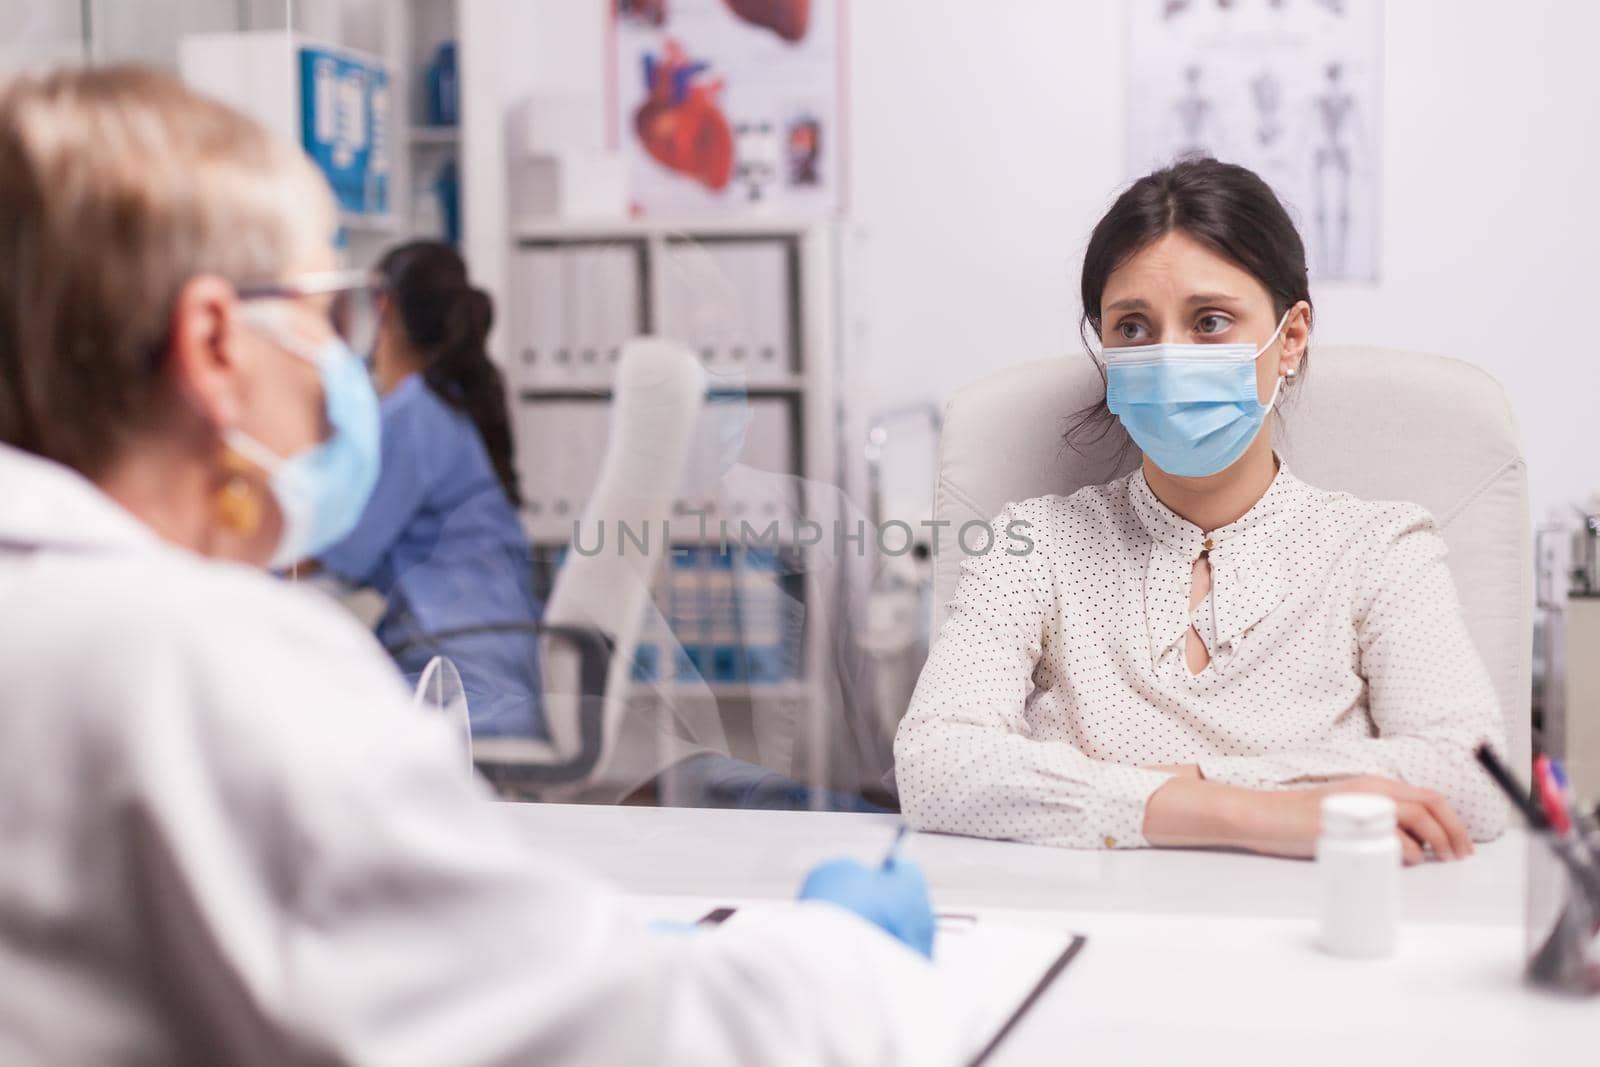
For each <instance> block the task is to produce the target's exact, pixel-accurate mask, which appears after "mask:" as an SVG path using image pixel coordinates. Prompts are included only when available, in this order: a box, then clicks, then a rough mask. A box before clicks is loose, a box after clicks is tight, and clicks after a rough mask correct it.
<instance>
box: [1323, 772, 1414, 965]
mask: <svg viewBox="0 0 1600 1067" xmlns="http://www.w3.org/2000/svg"><path fill="white" fill-rule="evenodd" d="M1400 866H1401V862H1400V838H1399V837H1398V836H1397V835H1396V833H1395V808H1394V801H1393V800H1391V799H1390V798H1389V797H1385V796H1373V795H1369V794H1365V793H1335V794H1333V795H1332V796H1329V797H1327V798H1325V799H1324V800H1323V801H1322V835H1321V836H1320V837H1319V838H1318V839H1317V874H1318V879H1319V881H1320V882H1321V912H1322V947H1323V949H1324V950H1325V951H1327V952H1328V953H1330V954H1332V955H1335V956H1348V957H1352V958H1360V959H1375V958H1378V957H1382V956H1389V955H1392V954H1393V953H1394V950H1395V942H1396V939H1397V937H1398V934H1399V930H1400Z"/></svg>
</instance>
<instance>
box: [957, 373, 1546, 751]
mask: <svg viewBox="0 0 1600 1067" xmlns="http://www.w3.org/2000/svg"><path fill="white" fill-rule="evenodd" d="M1104 395H1105V388H1104V385H1103V383H1102V381H1101V378H1100V375H1099V374H1098V372H1097V371H1096V370H1095V368H1094V365H1093V364H1092V363H1091V361H1090V359H1089V357H1088V356H1086V355H1082V354H1079V355H1076V356H1064V357H1059V358H1056V359H1048V360H1042V361H1039V362H1035V363H1026V364H1022V365H1020V366H1015V367H1009V368H1007V369H1005V370H1002V371H1000V372H998V373H996V374H993V375H991V376H990V377H988V378H985V379H983V380H981V381H979V382H977V383H975V384H973V385H970V386H968V387H966V388H965V389H963V390H961V391H960V392H959V393H957V394H956V396H955V397H954V398H953V399H952V400H951V401H950V404H949V407H948V409H947V411H946V414H945V423H944V433H943V436H942V438H941V441H940V448H939V452H940V454H939V478H938V488H937V496H936V500H935V513H936V514H935V518H936V519H939V520H943V521H945V522H946V523H948V525H945V526H940V527H938V528H937V533H938V537H937V548H938V552H937V555H936V557H935V572H934V618H933V625H934V627H935V629H936V630H937V628H938V626H939V625H940V624H941V623H942V622H943V621H944V616H945V610H946V608H945V605H946V604H947V603H948V601H949V599H950V594H951V593H952V592H953V591H954V589H955V583H956V579H957V577H958V576H959V573H960V565H961V552H960V548H959V546H958V545H957V543H956V538H957V536H958V533H959V531H960V528H961V526H962V524H963V523H966V522H969V521H971V520H974V519H977V520H981V521H984V522H987V521H989V520H990V519H992V518H994V516H995V515H997V514H999V512H1000V509H1001V508H1002V507H1003V506H1004V505H1005V504H1006V503H1007V502H1009V501H1014V500H1024V499H1026V498H1028V497H1033V496H1039V495H1041V494H1044V493H1070V492H1072V491H1073V490H1075V489H1078V488H1080V487H1082V486H1085V485H1090V484H1096V483H1100V482H1105V481H1109V480H1110V479H1112V478H1115V477H1118V476H1120V475H1122V474H1125V473H1127V472H1128V471H1131V470H1132V469H1133V467H1134V465H1135V464H1136V463H1137V462H1138V458H1139V454H1138V452H1137V450H1135V449H1133V448H1132V447H1131V446H1129V442H1128V438H1127V436H1126V435H1125V434H1124V433H1123V431H1122V428H1121V426H1120V425H1118V424H1115V423H1113V424H1112V426H1111V430H1110V432H1109V433H1107V434H1106V435H1105V437H1104V438H1102V439H1101V440H1100V441H1098V442H1096V443H1095V444H1094V445H1093V446H1091V447H1088V448H1087V449H1086V450H1085V451H1086V452H1087V453H1088V454H1087V455H1080V454H1079V453H1078V452H1077V451H1074V450H1073V449H1071V448H1068V447H1066V445H1065V444H1064V443H1063V439H1062V431H1063V429H1064V428H1065V425H1066V422H1067V418H1068V417H1069V416H1071V415H1072V414H1073V413H1075V412H1077V411H1080V410H1081V409H1083V408H1084V407H1086V406H1087V405H1089V404H1091V403H1096V402H1098V401H1099V400H1100V399H1101V398H1102V397H1103V396H1104ZM1278 429H1279V435H1278V442H1279V445H1278V447H1279V451H1280V452H1281V453H1282V455H1283V456H1284V458H1285V460H1286V461H1287V462H1288V463H1289V464H1290V465H1291V466H1292V467H1293V469H1294V472H1295V474H1296V475H1297V476H1299V477H1301V478H1303V479H1304V480H1305V481H1306V482H1308V483H1310V484H1311V485H1315V486H1318V487H1320V488H1323V489H1335V490H1343V491H1346V492H1350V493H1354V494H1355V495H1357V496H1361V497H1366V498H1368V499H1375V500H1409V501H1413V502H1415V503H1418V504H1421V505H1422V506H1423V507H1425V508H1427V509H1428V510H1429V511H1430V512H1432V514H1433V516H1434V518H1435V519H1437V520H1438V522H1439V524H1440V527H1441V528H1442V530H1443V533H1444V539H1445V542H1446V544H1447V545H1448V546H1449V550H1450V552H1449V557H1448V559H1449V565H1450V571H1451V573H1452V574H1453V575H1454V576H1455V580H1456V588H1457V590H1458V591H1459V593H1460V596H1461V603H1462V607H1463V610H1464V611H1465V614H1466V621H1467V628H1468V629H1469V630H1470V631H1471V634H1472V639H1473V642H1474V643H1475V644H1476V645H1477V648H1478V652H1479V654H1481V655H1482V657H1483V660H1484V663H1485V664H1487V666H1488V669H1489V674H1490V677H1491V678H1492V680H1493V682H1494V687H1495V692H1496V694H1497V695H1498V696H1499V699H1500V707H1501V710H1502V712H1503V713H1504V715H1505V718H1506V736H1507V740H1508V745H1509V749H1510V751H1509V752H1508V753H1507V756H1508V757H1509V758H1510V759H1511V760H1513V761H1514V762H1513V763H1512V765H1513V766H1515V767H1520V768H1524V769H1525V768H1527V767H1528V766H1529V763H1530V760H1531V756H1530V751H1529V749H1530V733H1531V723H1530V718H1529V716H1530V710H1529V709H1530V704H1531V701H1532V689H1531V680H1530V674H1531V658H1532V647H1533V638H1532V634H1533V622H1532V610H1533V572H1532V555H1531V551H1530V544H1529V521H1528V490H1527V471H1526V468H1525V466H1524V463H1523V460H1522V455H1521V451H1520V448H1519V445H1518V441H1517V431H1516V425H1515V423H1514V422H1513V420H1512V416H1511V407H1510V404H1509V403H1508V402H1507V400H1506V396H1505V392H1504V391H1503V390H1502V389H1501V388H1500V385H1499V383H1498V382H1496V381H1495V380H1494V379H1493V378H1491V377H1490V376H1489V375H1488V374H1486V373H1484V372H1483V371H1482V370H1479V369H1478V368H1476V367H1473V366H1471V365H1469V364H1466V363H1462V362H1460V361H1458V360H1453V359H1446V358H1444V357H1442V356H1429V355H1421V354H1418V353H1414V352H1397V351H1391V350H1386V349H1378V348H1363V347H1353V346H1333V345H1330V346H1317V345H1313V347H1312V350H1311V358H1310V359H1309V361H1308V363H1307V373H1306V376H1305V378H1304V379H1303V380H1302V382H1301V383H1300V384H1299V385H1298V386H1297V387H1296V388H1295V390H1294V391H1293V392H1292V393H1291V394H1290V398H1289V399H1287V400H1286V401H1285V402H1284V404H1283V412H1282V420H1281V421H1280V422H1279V424H1278Z"/></svg>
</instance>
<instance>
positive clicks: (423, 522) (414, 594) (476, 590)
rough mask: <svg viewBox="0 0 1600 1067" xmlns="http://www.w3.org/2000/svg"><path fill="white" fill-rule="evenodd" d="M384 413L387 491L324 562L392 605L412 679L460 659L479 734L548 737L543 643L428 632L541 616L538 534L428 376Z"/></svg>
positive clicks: (380, 489)
mask: <svg viewBox="0 0 1600 1067" xmlns="http://www.w3.org/2000/svg"><path fill="white" fill-rule="evenodd" d="M382 412H383V469H382V472H381V473H380V474H379V476H378V485H377V488H376V489H375V490H374V491H373V494H372V499H371V501H370V502H368V504H367V508H366V510H365V511H364V512H363V513H362V515H361V520H360V522H358V523H357V524H356V528H355V529H354V530H353V531H351V533H350V535H349V536H348V537H346V538H345V539H344V540H343V541H341V542H340V543H339V544H337V545H335V546H334V547H333V548H331V549H329V550H328V551H327V552H326V553H325V554H324V555H323V556H322V557H321V560H320V562H321V563H322V565H323V567H324V568H325V569H327V570H328V571H329V572H331V573H332V574H335V575H337V576H339V577H341V578H343V579H345V580H347V581H350V582H355V583H357V584H360V585H366V586H371V587H372V588H374V589H376V590H378V591H379V592H380V593H383V594H384V595H385V596H387V597H388V598H389V605H388V609H387V611H386V612H385V614H384V616H383V619H382V620H381V621H380V622H379V623H378V629H377V636H378V639H379V640H380V641H381V642H382V643H383V645H384V647H385V648H388V649H389V650H390V653H391V654H392V655H393V656H394V657H395V661H396V662H397V663H398V664H399V666H400V668H401V670H402V671H403V672H405V673H406V675H407V676H408V677H409V678H410V679H412V681H413V682H415V679H416V678H417V676H418V675H419V674H420V673H421V671H422V669H423V667H425V666H426V665H427V662H428V660H429V659H431V658H432V657H433V656H434V655H436V654H440V653H442V654H444V655H447V656H449V657H450V659H451V660H452V661H454V663H455V665H456V667H457V669H458V670H459V671H460V672H461V680H462V683H463V685H464V687H465V689H466V692H467V704H468V708H469V709H470V711H471V716H472V730H473V733H474V734H475V735H479V736H487V735H507V734H513V735H521V736H535V737H544V736H545V726H544V718H543V716H542V714H541V713H540V709H539V697H540V692H541V690H540V685H539V666H538V640H537V637H536V636H534V635H533V634H531V633H495V634H488V635H479V636H473V637H463V638H451V639H447V640H431V639H428V636H427V635H430V634H437V633H439V632H441V631H444V630H450V629H456V628H459V627H463V626H478V625H484V624H490V623H533V622H536V621H537V620H538V618H539V615H540V611H541V605H540V603H539V601H538V599H537V598H536V597H535V596H534V594H533V558H532V554H531V552H530V550H529V548H528V541H527V537H526V536H525V535H524V533H523V530H522V524H521V523H520V522H519V521H518V519H517V513H516V510H515V509H514V508H513V507H512V506H511V501H510V500H509V499H508V498H507V497H506V494H505V490H504V489H503V488H502V487H501V485H500V480H499V479H498V478H497V477H496V476H495V472H494V466H493V464H492V463H490V461H489V454H488V452H487V450H486V449H485V448H484V445H483V439H482V437H481V436H480V435H479V434H478V429H477V427H476V426H475V425H474V424H473V422H472V420H471V419H470V418H468V417H467V415H466V414H465V413H463V412H460V411H457V410H456V409H454V408H452V407H450V406H449V405H448V404H446V403H445V402H444V401H443V400H441V399H440V398H439V397H438V395H437V394H435V393H434V391H433V390H432V389H430V388H428V386H427V384H426V383H425V382H424V381H423V380H422V377H421V375H418V374H413V375H411V376H409V377H407V378H406V379H404V380H403V381H401V382H400V384H399V385H397V386H395V388H394V389H393V390H391V391H390V392H389V394H388V395H387V396H385V397H384V398H383V403H382ZM418 639H421V643H420V644H418V643H417V641H418Z"/></svg>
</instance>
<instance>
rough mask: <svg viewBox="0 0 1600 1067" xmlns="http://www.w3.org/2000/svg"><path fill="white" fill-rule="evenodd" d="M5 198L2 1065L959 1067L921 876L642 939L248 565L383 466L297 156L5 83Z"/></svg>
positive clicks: (352, 643)
mask: <svg viewBox="0 0 1600 1067" xmlns="http://www.w3.org/2000/svg"><path fill="white" fill-rule="evenodd" d="M0 203H3V204H5V205H6V210H5V211H3V212H0V626H3V630H4V640H3V641H0V685H3V686H4V690H3V691H4V693H5V697H4V714H3V715H0V854H3V855H4V857H5V860H4V862H3V863H0V989H4V990H5V995H4V996H3V997H0V1062H4V1063H6V1064H9V1065H26V1064H65V1063H112V1062H115V1063H167V1064H190V1063H193V1064H200V1063H206V1064H213V1063H252V1064H273V1065H284V1064H294V1063H312V1062H315V1063H319V1064H323V1063H326V1064H332V1063H338V1064H430V1065H437V1067H454V1065H462V1067H464V1065H469V1064H472V1065H478V1064H483V1065H487V1064H542V1065H561V1064H629V1063H651V1064H695V1065H697V1067H713V1065H718V1064H728V1065H736V1064H737V1065H743V1064H752V1063H840V1064H845V1063H848V1064H858V1063H859V1064H869V1063H870V1064H887V1063H907V1064H911V1063H915V1064H936V1063H941V1062H947V1061H948V1060H949V1059H950V1057H951V1055H952V1054H953V1053H954V1051H955V1050H956V1048H957V1042H956V1041H953V1040H952V1039H951V1031H950V1027H951V1026H952V1025H953V1023H954V1020H955V1015H954V1013H952V1012H950V1010H949V1006H948V1004H946V1003H941V1001H942V999H943V998H942V996H941V992H940V989H939V987H938V985H937V984H936V982H935V977H934V972H933V970H932V968H931V966H929V964H928V963H927V960H926V958H925V956H926V954H927V952H928V950H929V947H930V945H931V938H932V914H931V911H930V910H929V907H928V902H927V896H926V889H925V886H924V884H923V882H922V880H921V876H920V874H918V873H917V871H916V869H915V868H914V867H912V866H911V865H909V864H906V863H899V864H896V865H891V867H889V868H886V869H883V870H875V869H868V868H866V867H863V866H861V865H859V864H853V863H850V862H848V861H844V862H840V863H835V864H832V865H828V866H825V867H824V868H821V869H819V871H818V872H815V873H814V874H813V876H812V878H811V879H809V880H808V883H807V886H808V894H807V895H810V896H813V897H818V898H820V899H817V900H814V901H807V902H805V903H802V904H800V905H799V906H798V907H797V908H795V909H793V912H794V914H792V915H786V916H784V917H783V918H781V919H769V920H766V921H762V920H759V919H755V918H753V917H752V918H751V919H750V921H748V922H745V923H739V922H738V921H737V920H736V921H735V922H733V923H732V924H731V925H729V926H728V927H726V928H720V929H718V930H717V931H715V932H655V931H652V930H651V929H649V928H648V927H647V926H645V925H644V924H643V923H642V922H641V921H639V920H637V919H636V918H634V917H633V916H632V913H631V912H630V911H629V910H628V908H627V907H626V906H625V904H624V902H623V901H622V899H621V898H620V896H619V894H617V893H616V892H615V891H613V890H612V889H610V888H609V887H607V886H606V885H604V884H602V883H600V882H597V881H595V880H594V879H592V878H589V877H586V876H585V875H584V874H582V873H581V872H579V871H577V870H573V869H569V868H568V867H567V866H566V865H564V864H563V863H560V862H558V861H557V860H555V859H552V858H550V857H548V856H543V855H541V854H539V853H538V852H537V851H536V850H534V849H532V848H531V847H530V846H529V845H528V844H527V843H526V842H524V841H519V840H518V838H517V836H516V834H515V833H514V832H513V830H512V828H511V827H510V826H509V825H507V823H506V822H504V821H503V819H504V816H503V814H502V812H503V809H502V808H501V807H500V806H498V805H496V804H493V803H490V802H489V799H488V794H487V790H486V789H485V788H483V787H481V785H480V784H479V783H477V782H475V781H473V780H470V779H468V778H467V776H465V775H463V774H462V773H461V771H460V768H459V763H458V758H459V757H458V754H457V753H453V752H452V751H451V745H450V741H449V738H448V735H447V734H446V732H445V729H444V727H443V726H442V725H436V724H435V723H433V722H432V721H431V720H428V719H426V718H424V717H422V716H421V715H420V714H419V713H417V712H414V711H413V710H412V709H411V708H410V706H409V702H408V700H407V699H406V694H405V692H404V689H403V687H402V686H401V684H400V682H399V680H398V677H397V675H396V673H395V671H394V669H393V667H392V666H391V664H390V663H389V661H388V659H387V657H385V656H384V654H383V652H382V651H381V649H380V648H379V647H378V646H377V644H376V643H375V642H374V640H373V638H372V637H371V636H370V635H369V634H367V633H366V632H365V631H364V630H362V629H361V628H360V627H359V626H358V625H357V624H356V623H355V622H354V621H353V620H351V619H349V618H347V617H346V616H345V615H344V614H343V613H342V612H341V611H340V610H339V609H338V608H337V607H335V606H333V605H332V604H330V603H327V602H325V601H323V600H322V599H321V598H319V597H318V596H316V595H315V594H312V593H309V592H306V591H304V590H302V589H298V588H296V587H294V586H290V585H286V584H282V583H279V582H277V581H274V580H273V579H271V578H269V577H268V576H266V575H264V574H262V573H261V572H260V570H259V568H260V567H261V566H262V565H264V564H269V563H272V564H276V563H283V562H287V561H291V560H296V559H301V558H304V557H306V556H308V555H314V554H315V553H316V552H317V551H318V550H320V549H322V548H325V547H326V546H327V545H329V544H331V543H333V541H335V540H336V539H337V538H338V537H340V536H341V535H342V534H344V533H345V532H346V531H348V530H349V529H350V527H351V525H352V524H353V523H354V522H355V521H356V518H357V516H358V515H359V514H360V512H361V508H362V505H363V503H364V501H365V499H366V496H367V494H368V493H369V492H370V490H371V487H372V484H373V482H374V479H375V477H376V473H377V470H376V462H377V457H378V439H377V433H378V413H377V406H376V402H375V398H374V396H373V394H372V391H371V387H370V384H369V383H368V381H367V380H366V378H365V376H364V373H363V370H362V367H361V364H360V362H359V360H358V359H357V358H356V357H355V356H354V355H352V353H351V351H350V349H349V346H348V338H342V337H341V336H340V335H339V333H338V332H337V329H338V328H339V327H340V326H341V325H343V324H347V323H349V322H351V321H352V318H353V317H352V316H351V315H350V314H349V310H350V308H349V304H350V301H352V300H357V299H359V298H360V293H361V289H360V286H361V283H362V279H359V278H355V279H353V278H350V277H347V276H343V275H339V274H334V273H329V268H330V266H331V265H332V263H333V259H332V252H331V250H330V248H329V245H328V241H327V240H326V235H327V234H329V233H331V232H332V229H333V218H334V216H333V211H332V205H331V203H330V200H329V197H328V193H327V190H326V188H325V187H324V186H323V185H322V183H321V181H320V179H319V178H318V177H316V175H315V172H314V171H312V170H311V169H310V167H309V166H308V165H307V164H306V163H305V161H304V158H303V157H301V156H300V155H299V154H298V153H297V152H295V151H294V150H292V149H291V148H290V147H289V146H288V145H286V144H284V143H281V142H278V141H276V140H274V139H273V138H271V137H270V136H269V135H267V134H266V133H265V132H264V131H263V130H262V129H261V128H260V127H259V126H257V125H256V124H254V123H253V122H250V121H249V120H247V119H245V118H243V117H241V116H240V115H238V114H237V113H234V112H232V111H230V110H228V109H227V108H224V107H223V106H221V105H219V104H217V103H214V102H211V101H208V100H206V99H204V98H201V97H199V96H196V95H194V94H192V93H190V92H188V91H187V90H185V89H184V88H182V87H181V86H180V85H179V84H178V83H176V82H174V81H172V80H170V79H168V78H166V77H164V76H161V75H157V74H153V73H149V72H143V71H139V70H137V69H134V68H97V69H89V70H84V71H73V72H61V73H55V74H50V75H45V76H41V77H29V78H24V79H22V80H19V81H17V82H14V83H12V84H11V85H10V86H9V87H5V88H0ZM863 916H865V917H866V920H864V918H863ZM868 920H869V921H868ZM891 935H892V936H891ZM908 946H914V948H913V947H908Z"/></svg>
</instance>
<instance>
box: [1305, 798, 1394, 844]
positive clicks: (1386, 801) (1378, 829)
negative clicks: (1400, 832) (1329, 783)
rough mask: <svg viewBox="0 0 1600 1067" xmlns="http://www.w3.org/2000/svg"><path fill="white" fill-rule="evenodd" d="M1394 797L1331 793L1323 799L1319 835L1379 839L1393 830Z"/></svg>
mask: <svg viewBox="0 0 1600 1067" xmlns="http://www.w3.org/2000/svg"><path fill="white" fill-rule="evenodd" d="M1394 827H1395V812H1394V800H1393V799H1391V798H1389V797H1386V796H1379V795H1377V794H1374V793H1334V794H1333V795H1332V796H1328V797H1324V798H1323V800H1322V834H1323V836H1324V837H1337V838H1352V839H1355V838H1359V839H1366V838H1378V837H1383V836H1385V835H1390V834H1393V833H1394Z"/></svg>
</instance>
